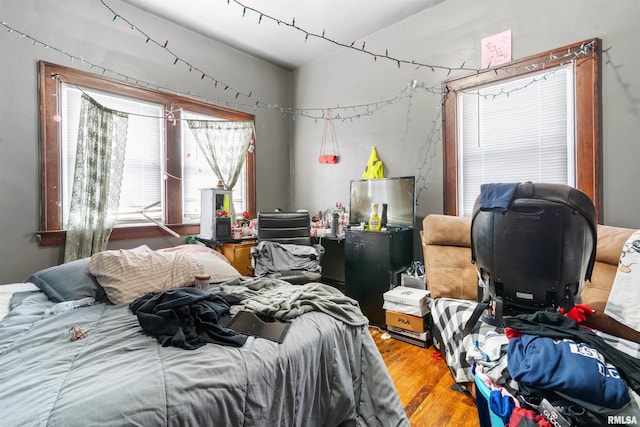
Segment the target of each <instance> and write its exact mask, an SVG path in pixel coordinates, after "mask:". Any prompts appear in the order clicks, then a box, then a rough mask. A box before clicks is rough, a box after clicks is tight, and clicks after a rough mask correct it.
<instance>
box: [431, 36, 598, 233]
mask: <svg viewBox="0 0 640 427" xmlns="http://www.w3.org/2000/svg"><path fill="white" fill-rule="evenodd" d="M590 43H591V44H592V47H591V51H590V54H589V55H586V56H584V55H573V53H574V52H580V50H581V49H582V48H583V47H584V46H587V45H589V44H590ZM600 49H601V41H600V39H590V40H585V41H582V42H578V43H573V44H570V45H567V46H563V47H560V48H558V49H553V50H550V51H547V52H542V53H539V54H536V55H532V56H529V57H527V58H524V59H521V60H518V61H513V62H510V63H508V64H502V65H500V67H499V68H496V69H489V70H484V71H481V72H478V73H475V74H472V75H468V76H463V77H459V78H453V79H450V80H447V81H445V82H444V87H445V96H444V100H443V106H442V129H443V131H442V133H443V135H442V140H443V175H444V176H443V213H444V214H445V215H460V209H461V208H460V206H458V200H459V199H458V196H457V195H458V191H459V188H458V148H459V147H458V101H457V98H458V97H457V92H459V91H462V90H470V89H473V88H474V87H477V86H484V85H487V84H491V83H497V82H499V81H501V80H505V79H509V78H512V77H515V76H526V75H527V74H531V73H536V72H539V71H540V70H541V69H542V68H541V67H540V66H539V65H540V64H544V67H545V68H546V69H551V68H554V67H558V66H560V65H563V64H566V63H567V61H569V60H572V61H573V62H574V65H575V99H576V104H575V138H576V141H575V142H576V144H575V162H576V188H578V189H579V190H581V191H582V192H584V193H585V194H586V195H588V196H589V197H590V198H591V200H592V202H593V204H594V206H595V209H596V217H597V218H598V221H599V222H600V212H601V195H600V191H601V178H600V177H601V171H600V147H601V144H600V140H601V135H600V87H601V84H600V56H601V52H600ZM570 53H571V54H572V55H571V58H569V57H567V56H566V55H568V54H570Z"/></svg>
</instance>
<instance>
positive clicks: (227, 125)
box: [187, 120, 255, 218]
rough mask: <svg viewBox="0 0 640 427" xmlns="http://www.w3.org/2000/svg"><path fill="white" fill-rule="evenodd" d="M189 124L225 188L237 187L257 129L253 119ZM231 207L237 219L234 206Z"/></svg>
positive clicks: (193, 122) (208, 161)
mask: <svg viewBox="0 0 640 427" xmlns="http://www.w3.org/2000/svg"><path fill="white" fill-rule="evenodd" d="M187 123H188V125H189V129H191V133H193V136H194V138H195V139H196V141H197V143H198V145H199V146H200V148H201V149H202V152H203V153H204V156H205V158H206V159H207V163H209V166H211V170H213V173H215V174H216V176H217V177H218V179H219V180H220V181H222V185H223V186H224V188H225V189H233V187H234V186H235V185H236V181H238V176H239V175H240V171H241V170H242V165H243V164H244V161H245V159H246V158H247V149H248V148H249V144H250V143H251V138H252V137H253V134H254V132H255V128H254V125H253V121H235V122H234V121H206V120H187ZM232 206H233V204H232ZM231 210H232V212H231V214H232V218H233V214H234V213H233V207H232V209H231Z"/></svg>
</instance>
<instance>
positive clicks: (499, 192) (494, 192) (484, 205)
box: [479, 182, 518, 211]
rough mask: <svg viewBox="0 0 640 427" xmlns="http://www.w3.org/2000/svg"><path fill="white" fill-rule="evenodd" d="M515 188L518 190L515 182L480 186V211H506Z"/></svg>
mask: <svg viewBox="0 0 640 427" xmlns="http://www.w3.org/2000/svg"><path fill="white" fill-rule="evenodd" d="M516 188H518V183H517V182H512V183H495V184H482V185H481V186H480V201H479V205H480V209H481V210H495V211H506V210H507V209H509V204H510V203H511V199H513V194H514V193H515V191H516Z"/></svg>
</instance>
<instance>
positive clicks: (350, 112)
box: [1, 0, 594, 121]
mask: <svg viewBox="0 0 640 427" xmlns="http://www.w3.org/2000/svg"><path fill="white" fill-rule="evenodd" d="M228 1H229V2H230V1H234V3H237V4H239V5H242V4H241V3H239V2H237V1H236V0H228ZM101 3H102V4H103V5H104V6H105V7H106V8H107V9H108V10H109V11H110V12H111V13H113V16H112V18H111V21H112V22H116V21H118V20H122V21H123V22H125V23H126V24H127V25H128V26H129V28H131V29H132V30H136V31H137V32H139V33H140V34H141V35H142V36H143V37H144V40H145V44H149V43H151V44H155V45H156V46H158V47H160V48H162V49H163V50H165V51H166V52H167V53H169V55H171V57H172V62H173V64H174V65H177V64H178V63H183V64H185V65H186V66H187V67H188V71H189V72H190V73H191V72H193V71H194V70H195V71H196V72H197V74H198V75H199V79H200V80H205V79H209V80H211V81H213V86H214V89H217V88H218V86H219V85H218V84H219V83H220V84H222V85H223V86H224V91H225V92H226V91H230V92H231V93H232V94H233V95H232V97H233V99H234V101H229V100H228V99H222V98H221V97H219V96H218V97H217V98H214V99H211V98H208V97H204V96H201V95H200V94H192V93H191V92H188V93H186V94H185V93H183V92H180V91H176V90H174V89H171V88H168V87H164V86H160V85H156V84H153V83H150V82H145V81H142V80H140V79H135V78H132V77H129V76H127V75H125V74H122V73H120V72H118V71H115V70H111V69H108V68H106V67H102V66H99V65H96V64H94V63H91V62H89V61H87V60H85V59H84V58H83V57H79V56H76V55H73V54H70V53H68V52H66V51H64V50H62V49H59V48H56V47H52V46H51V45H49V44H48V43H44V42H42V41H40V40H37V39H36V38H34V37H31V36H29V35H27V34H26V33H23V32H20V31H18V30H16V29H15V28H13V27H11V26H9V25H8V24H7V23H6V22H2V23H1V24H2V25H3V26H4V27H5V28H7V29H8V30H9V32H16V33H17V34H19V35H20V36H21V37H23V38H28V39H30V40H31V41H32V42H33V45H34V46H41V47H45V48H48V49H49V48H50V49H53V50H55V51H57V52H59V53H61V54H63V55H65V56H67V57H68V58H69V60H70V61H71V62H74V61H75V60H79V61H80V62H81V63H83V64H86V65H87V66H89V68H90V69H91V70H94V69H96V68H97V69H98V70H99V71H100V70H101V72H102V74H103V75H104V74H107V73H109V74H110V75H113V76H115V77H116V78H118V79H121V80H124V81H126V82H127V83H130V84H135V85H136V86H141V87H146V88H148V89H149V88H151V89H155V90H158V91H160V90H163V91H166V92H169V93H175V94H179V95H183V96H184V95H186V96H190V97H194V98H199V99H202V100H204V101H206V102H213V103H216V104H219V105H225V106H227V107H230V108H244V109H250V108H252V109H257V108H266V109H273V110H277V111H279V112H280V113H282V114H283V115H284V116H291V117H292V118H293V119H295V118H296V117H305V118H311V119H314V120H316V121H317V120H319V119H323V117H322V113H323V112H324V111H326V110H328V109H329V110H332V111H342V114H340V113H338V114H336V115H335V116H334V117H333V118H332V120H342V121H345V120H351V121H353V119H357V118H361V117H366V116H370V115H372V114H374V113H375V112H377V111H378V110H380V109H382V108H385V107H387V106H390V105H393V104H395V103H397V102H399V101H401V100H403V99H405V98H407V97H410V96H413V94H412V93H407V88H404V89H402V90H400V91H399V93H398V94H397V95H396V96H394V97H392V98H389V99H387V100H381V101H377V102H371V103H366V104H357V105H350V106H345V107H340V106H336V107H326V106H323V107H316V108H305V109H299V108H294V107H281V106H279V105H278V104H272V103H267V102H263V101H261V100H255V101H254V100H253V99H252V97H253V91H249V93H248V94H245V93H243V92H241V91H239V90H237V89H235V88H233V87H232V86H231V85H230V84H227V83H224V82H221V81H219V80H218V79H217V78H215V77H213V76H211V75H209V74H208V73H207V72H205V71H203V70H201V69H200V68H199V67H196V66H195V65H193V64H191V63H189V62H188V61H185V60H183V59H182V58H180V57H179V56H178V55H177V54H176V53H175V52H173V51H172V50H170V49H169V48H168V46H169V39H168V38H164V42H159V41H157V40H155V39H154V38H152V37H151V36H150V35H149V34H147V33H146V32H145V31H143V30H142V29H140V28H139V27H138V26H136V25H135V24H134V23H132V22H131V21H129V20H128V19H126V18H124V17H122V15H121V14H119V13H117V12H116V11H115V10H114V9H112V8H111V7H110V6H109V5H108V4H107V3H105V1H104V0H101ZM242 6H243V7H245V6H244V5H242ZM247 9H249V10H251V11H255V12H257V13H258V14H260V15H261V16H262V18H259V21H261V19H263V18H265V17H266V18H267V19H272V20H275V21H276V22H278V23H279V24H285V25H290V26H293V27H295V28H297V29H298V28H300V27H296V26H295V19H294V20H293V22H292V24H288V23H286V22H284V21H282V20H280V19H277V18H273V17H271V16H269V15H267V14H265V13H263V12H259V11H257V10H255V9H252V8H249V7H247ZM245 13H246V11H245ZM303 31H305V30H303ZM305 32H306V31H305ZM306 33H308V34H310V35H313V36H315V37H322V38H323V39H325V40H328V41H331V42H334V43H336V44H339V45H343V46H345V47H348V48H353V47H354V45H355V41H353V42H351V44H350V45H348V46H347V45H346V44H344V43H339V42H335V41H333V40H330V39H328V38H327V37H325V30H323V32H322V34H321V35H320V36H319V35H314V34H313V33H311V32H306ZM593 45H594V42H591V43H587V44H584V45H582V46H581V47H580V48H579V49H578V50H575V51H568V52H566V53H565V54H564V55H563V58H564V59H566V61H567V62H569V61H572V60H574V59H575V58H579V57H581V56H587V55H589V54H590V53H591V51H592V49H593ZM365 46H366V44H365V43H364V42H363V44H362V46H361V48H357V50H359V51H364V50H365ZM384 56H385V57H389V52H388V49H387V50H385V55H384ZM389 58H391V57H389ZM392 59H394V60H395V58H392ZM397 61H399V62H398V64H400V62H411V63H412V64H417V65H418V66H419V67H418V68H420V67H421V66H427V67H429V68H431V69H432V70H434V69H435V68H438V69H442V70H447V75H450V74H451V72H453V71H457V70H470V71H474V72H476V73H479V72H481V71H484V70H480V69H474V68H465V66H464V65H465V62H463V63H462V65H461V66H460V67H456V68H450V67H445V66H435V65H428V64H419V63H417V62H416V61H402V60H397ZM549 61H555V62H557V61H558V57H557V56H552V57H550V58H549ZM545 65H546V63H544V62H543V63H539V64H534V65H529V66H525V67H504V68H497V69H495V70H494V71H495V72H496V73H498V72H499V71H505V72H509V71H510V72H513V71H515V70H518V69H520V68H524V69H526V70H528V71H531V70H532V69H538V68H540V69H544V68H545ZM532 83H533V82H532ZM410 85H413V87H414V89H415V88H419V89H421V90H423V91H425V92H428V93H431V94H434V95H439V96H443V95H444V93H445V92H446V91H445V92H443V90H442V88H441V87H440V86H437V87H428V86H426V85H425V84H419V85H416V83H415V82H412V83H410ZM499 95H507V96H508V94H507V93H500V94H495V95H483V96H485V97H486V96H494V97H495V96H499ZM240 97H242V98H243V99H244V98H246V99H252V103H251V104H248V103H246V102H242V101H241V100H239V98H240Z"/></svg>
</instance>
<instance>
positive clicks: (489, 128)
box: [458, 65, 575, 215]
mask: <svg viewBox="0 0 640 427" xmlns="http://www.w3.org/2000/svg"><path fill="white" fill-rule="evenodd" d="M573 88H574V82H573V67H572V66H570V65H569V66H564V67H562V68H558V69H556V70H553V71H550V70H546V71H542V72H540V73H537V74H534V75H531V74H529V75H527V76H526V77H524V78H516V79H512V80H508V81H503V82H500V83H499V84H496V85H491V86H485V87H482V88H479V89H474V90H472V91H471V90H468V91H465V92H463V93H460V94H458V97H459V98H458V105H459V111H458V114H459V117H460V120H458V123H459V129H458V135H460V139H459V145H458V149H459V152H458V162H459V164H458V170H459V182H458V185H459V188H460V191H459V192H458V195H459V197H460V200H459V206H461V207H462V210H461V212H462V213H463V214H464V215H469V214H471V213H472V212H473V205H474V202H475V200H476V197H477V196H478V195H479V194H480V185H481V184H485V183H496V182H523V181H532V182H549V183H562V184H568V185H575V159H574V154H573V153H574V122H575V120H574V89H573Z"/></svg>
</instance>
